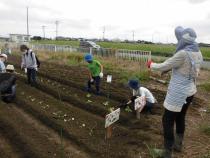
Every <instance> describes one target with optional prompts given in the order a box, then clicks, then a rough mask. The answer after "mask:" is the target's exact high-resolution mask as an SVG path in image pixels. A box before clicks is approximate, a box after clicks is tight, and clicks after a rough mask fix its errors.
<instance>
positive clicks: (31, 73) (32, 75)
mask: <svg viewBox="0 0 210 158" xmlns="http://www.w3.org/2000/svg"><path fill="white" fill-rule="evenodd" d="M27 78H28V84H31V85H32V86H34V85H36V70H35V69H33V68H27Z"/></svg>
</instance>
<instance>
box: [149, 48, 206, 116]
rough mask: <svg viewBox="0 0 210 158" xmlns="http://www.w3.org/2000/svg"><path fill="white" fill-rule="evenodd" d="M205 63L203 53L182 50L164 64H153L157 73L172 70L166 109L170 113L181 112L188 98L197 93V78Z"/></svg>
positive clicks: (165, 103)
mask: <svg viewBox="0 0 210 158" xmlns="http://www.w3.org/2000/svg"><path fill="white" fill-rule="evenodd" d="M202 61H203V57H202V54H201V52H187V51H184V50H181V51H179V52H177V53H176V54H175V55H174V56H173V57H171V58H169V59H168V60H166V61H165V62H163V63H160V64H157V63H152V64H151V69H153V70H157V71H163V72H164V71H169V70H172V77H171V80H170V83H169V87H168V91H167V95H166V99H165V101H164V107H165V108H166V109H168V110H170V111H174V112H180V111H181V109H182V106H183V104H185V102H186V98H187V97H189V96H192V95H194V94H195V93H196V92H197V89H196V78H197V76H198V73H199V71H200V66H201V63H202Z"/></svg>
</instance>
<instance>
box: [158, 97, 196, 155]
mask: <svg viewBox="0 0 210 158" xmlns="http://www.w3.org/2000/svg"><path fill="white" fill-rule="evenodd" d="M192 100H193V96H191V97H188V98H187V99H186V104H184V105H183V108H182V110H181V112H172V111H169V110H167V109H165V112H164V115H163V119H162V122H163V129H164V138H165V140H164V146H165V147H167V148H170V150H172V149H174V150H175V151H178V152H181V150H182V141H183V137H184V132H185V115H186V113H187V110H188V107H189V105H190V104H191V102H192ZM174 123H176V139H175V138H174ZM174 140H176V141H175V142H174Z"/></svg>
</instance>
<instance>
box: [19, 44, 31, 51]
mask: <svg viewBox="0 0 210 158" xmlns="http://www.w3.org/2000/svg"><path fill="white" fill-rule="evenodd" d="M20 50H29V48H28V47H27V46H26V45H25V44H23V45H21V46H20Z"/></svg>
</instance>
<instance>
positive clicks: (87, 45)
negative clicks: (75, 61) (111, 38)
mask: <svg viewBox="0 0 210 158" xmlns="http://www.w3.org/2000/svg"><path fill="white" fill-rule="evenodd" d="M79 47H80V48H96V49H100V48H101V47H100V46H99V45H97V44H96V43H95V42H92V41H80V45H79Z"/></svg>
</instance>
